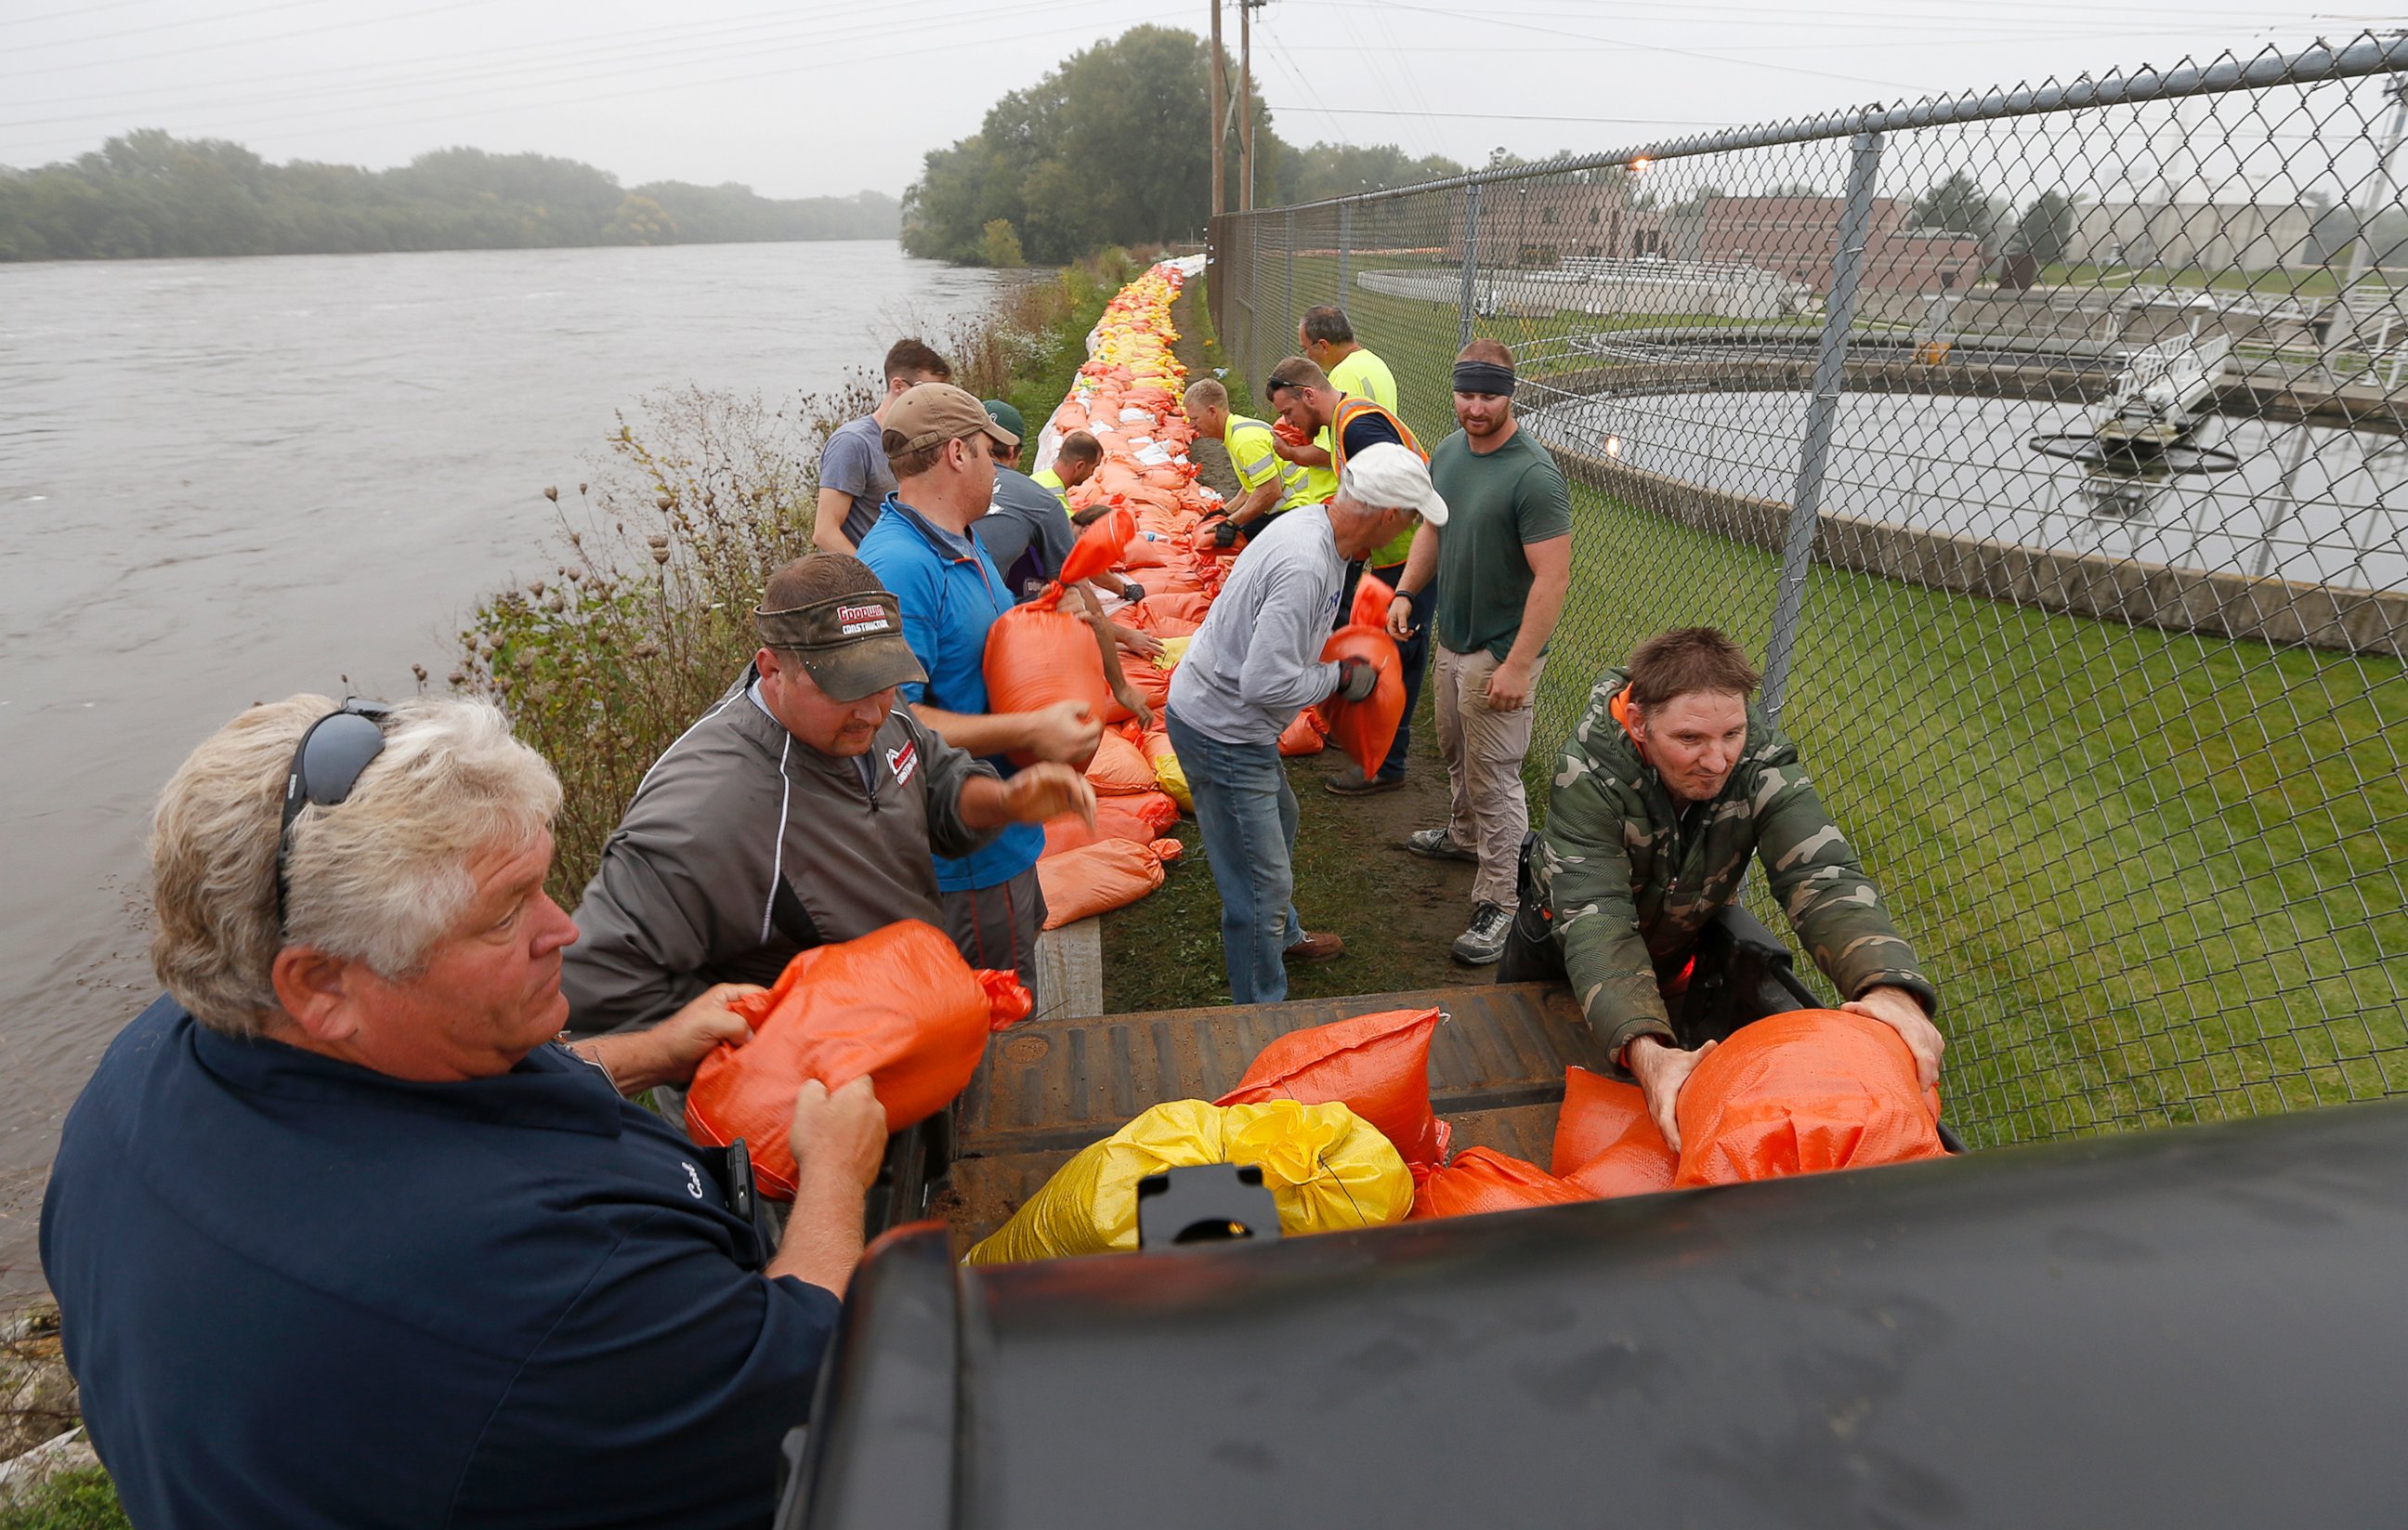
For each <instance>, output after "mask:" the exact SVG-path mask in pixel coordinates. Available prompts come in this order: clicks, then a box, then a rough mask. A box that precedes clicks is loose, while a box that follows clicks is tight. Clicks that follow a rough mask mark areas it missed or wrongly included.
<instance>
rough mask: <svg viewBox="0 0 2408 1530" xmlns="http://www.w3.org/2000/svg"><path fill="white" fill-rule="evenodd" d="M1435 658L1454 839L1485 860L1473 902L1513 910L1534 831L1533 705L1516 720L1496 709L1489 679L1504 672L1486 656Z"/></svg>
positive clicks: (1449, 832)
mask: <svg viewBox="0 0 2408 1530" xmlns="http://www.w3.org/2000/svg"><path fill="white" fill-rule="evenodd" d="M1430 655H1431V661H1432V662H1431V667H1430V678H1431V679H1432V681H1433V682H1434V683H1435V684H1436V685H1437V686H1438V695H1437V697H1436V700H1437V704H1438V751H1439V752H1440V753H1441V754H1442V755H1444V756H1445V757H1446V779H1447V784H1448V786H1449V787H1451V788H1452V789H1453V792H1454V801H1453V804H1452V810H1451V811H1450V813H1449V816H1448V820H1447V825H1446V836H1447V838H1448V839H1450V840H1452V841H1453V842H1454V843H1455V844H1457V845H1459V846H1461V847H1462V848H1464V849H1465V850H1469V851H1478V852H1479V854H1480V875H1479V876H1478V877H1476V878H1474V879H1473V880H1472V883H1471V901H1472V902H1474V903H1493V904H1495V905H1497V906H1498V908H1504V909H1507V910H1511V909H1512V907H1513V900H1514V893H1513V866H1514V861H1515V859H1516V858H1517V857H1518V856H1519V855H1520V854H1521V851H1522V836H1523V834H1524V832H1525V831H1527V829H1528V828H1529V826H1530V804H1529V799H1528V798H1527V797H1526V796H1524V795H1523V794H1522V757H1523V756H1524V755H1526V754H1527V753H1529V752H1530V723H1531V721H1532V719H1533V717H1534V716H1535V715H1536V714H1535V710H1534V708H1531V707H1530V706H1529V705H1528V704H1527V703H1525V704H1524V705H1523V706H1522V707H1521V708H1518V709H1516V710H1513V711H1510V712H1492V711H1490V710H1489V709H1488V701H1487V691H1488V677H1489V676H1490V675H1493V674H1495V673H1496V672H1497V659H1496V656H1495V655H1494V654H1492V653H1490V652H1489V651H1487V650H1486V649H1482V650H1480V651H1478V652H1475V653H1457V652H1455V651H1453V650H1451V649H1449V648H1448V647H1447V646H1446V645H1445V644H1443V643H1433V644H1431V645H1430ZM1546 668H1547V661H1546V660H1545V659H1544V658H1541V659H1540V661H1539V662H1538V663H1537V664H1536V665H1532V666H1531V670H1530V690H1531V694H1534V695H1535V694H1537V692H1538V689H1539V677H1540V676H1541V675H1543V674H1544V673H1546Z"/></svg>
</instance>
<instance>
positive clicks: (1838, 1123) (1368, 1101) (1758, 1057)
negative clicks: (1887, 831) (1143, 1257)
mask: <svg viewBox="0 0 2408 1530" xmlns="http://www.w3.org/2000/svg"><path fill="white" fill-rule="evenodd" d="M1132 848H1133V847H1132ZM1441 1018H1442V1017H1441V1015H1440V1012H1439V1011H1438V1010H1437V1009H1434V1008H1426V1009H1399V1010H1392V1011H1388V1012H1385V1013H1382V1014H1372V1015H1358V1016H1356V1017H1355V1018H1354V1019H1351V1020H1341V1021H1336V1022H1331V1023H1329V1024H1326V1025H1314V1026H1310V1027H1308V1028H1306V1029H1304V1030H1300V1031H1294V1032H1291V1033H1289V1034H1288V1035H1286V1036H1283V1037H1280V1038H1279V1039H1278V1040H1276V1041H1274V1042H1272V1043H1271V1044H1270V1045H1269V1046H1268V1047H1265V1048H1264V1049H1263V1050H1262V1051H1261V1052H1260V1053H1258V1054H1257V1055H1256V1056H1255V1058H1254V1065H1253V1066H1251V1067H1249V1068H1247V1069H1246V1072H1245V1075H1244V1077H1243V1078H1241V1079H1240V1080H1239V1082H1238V1086H1237V1087H1236V1088H1235V1089H1232V1090H1230V1091H1229V1092H1228V1093H1227V1094H1224V1095H1222V1096H1221V1097H1220V1098H1219V1099H1218V1100H1216V1101H1213V1102H1212V1103H1211V1104H1210V1105H1207V1104H1205V1103H1204V1102H1203V1101H1200V1100H1179V1101H1173V1102H1171V1103H1168V1104H1166V1105H1158V1106H1156V1107H1154V1108H1153V1109H1151V1110H1148V1111H1146V1112H1145V1113H1144V1114H1142V1115H1140V1116H1139V1117H1138V1118H1137V1119H1136V1120H1134V1121H1132V1122H1129V1124H1128V1125H1126V1126H1125V1127H1123V1128H1122V1129H1121V1130H1120V1131H1119V1132H1116V1133H1114V1134H1113V1135H1112V1136H1111V1137H1107V1138H1105V1139H1104V1140H1103V1141H1101V1142H1098V1143H1096V1144H1094V1145H1093V1146H1091V1147H1089V1148H1087V1149H1085V1150H1083V1151H1082V1152H1080V1154H1079V1155H1078V1156H1077V1157H1075V1158H1073V1159H1072V1160H1071V1161H1070V1162H1069V1163H1068V1165H1064V1166H1063V1168H1062V1169H1061V1170H1059V1171H1058V1172H1057V1173H1056V1174H1055V1175H1054V1178H1053V1179H1052V1180H1049V1181H1047V1183H1046V1185H1045V1186H1044V1188H1043V1189H1041V1190H1040V1191H1039V1192H1038V1193H1037V1194H1035V1195H1033V1196H1031V1197H1030V1198H1029V1200H1028V1201H1027V1202H1026V1203H1025V1205H1024V1206H1022V1207H1021V1208H1020V1209H1019V1211H1018V1212H1017V1213H1016V1214H1014V1216H1013V1217H1012V1218H1011V1221H1010V1222H1008V1223H1005V1224H1004V1226H1003V1227H1002V1228H1001V1229H1000V1230H999V1231H997V1232H996V1234H995V1235H994V1236H993V1237H989V1238H987V1239H986V1240H985V1241H984V1242H982V1243H981V1244H979V1245H978V1246H977V1247H975V1248H973V1249H972V1250H971V1251H970V1252H969V1254H968V1259H969V1261H970V1262H971V1263H975V1264H988V1263H1001V1262H1007V1261H1013V1260H1026V1259H1051V1258H1056V1257H1060V1256H1062V1255H1066V1254H1082V1253H1101V1252H1105V1251H1113V1250H1129V1249H1134V1248H1136V1247H1137V1242H1138V1232H1137V1181H1138V1180H1140V1179H1143V1178H1144V1177H1145V1176H1146V1175H1148V1174H1155V1173H1160V1172H1162V1171H1163V1170H1165V1169H1168V1168H1172V1167H1177V1166H1179V1165H1189V1164H1220V1163H1228V1164H1240V1165H1243V1164H1254V1165H1259V1166H1260V1167H1261V1168H1262V1170H1263V1180H1264V1183H1265V1184H1266V1185H1268V1186H1269V1188H1270V1190H1271V1194H1272V1198H1273V1199H1274V1201H1276V1202H1277V1204H1278V1206H1279V1208H1280V1222H1281V1228H1282V1231H1283V1233H1287V1234H1296V1233H1304V1232H1328V1231H1336V1230H1340V1229H1344V1228H1351V1227H1360V1226H1373V1225H1378V1224H1380V1223H1388V1222H1396V1221H1426V1220H1429V1219H1431V1218H1436V1217H1459V1216H1470V1215H1476V1214H1479V1213H1482V1212H1487V1211H1513V1210H1525V1209H1528V1208H1533V1207H1542V1206H1563V1205H1568V1204H1570V1203H1572V1202H1576V1201H1593V1200H1603V1199H1609V1198H1612V1197H1614V1196H1619V1195H1639V1194H1650V1193H1653V1192H1656V1191H1661V1190H1670V1189H1674V1188H1679V1187H1687V1186H1693V1185H1719V1184H1737V1183H1742V1182H1746V1181H1750V1180H1772V1179H1779V1178H1782V1177H1784V1176H1785V1175H1792V1174H1813V1173H1819V1172H1822V1171H1825V1170H1829V1169H1838V1168H1864V1167H1869V1166H1871V1165H1877V1164H1898V1163H1906V1162H1910V1161H1912V1160H1914V1159H1918V1158H1931V1157H1937V1156H1939V1155H1940V1153H1941V1152H1942V1151H1943V1150H1942V1147H1941V1144H1940V1137H1939V1127H1938V1121H1939V1112H1940V1102H1939V1099H1938V1096H1937V1095H1936V1094H1928V1093H1927V1092H1924V1091H1920V1090H1918V1089H1917V1088H1916V1085H1915V1072H1914V1056H1913V1055H1912V1054H1911V1053H1910V1052H1908V1051H1907V1050H1906V1043H1905V1042H1903V1041H1901V1040H1899V1037H1898V1033H1897V1032H1895V1031H1893V1030H1891V1029H1890V1028H1889V1027H1888V1026H1886V1025H1884V1024H1883V1023H1881V1022H1879V1021H1876V1020H1871V1019H1868V1018H1866V1017H1864V1016H1862V1015H1853V1014H1848V1013H1846V1012H1844V1011H1842V1010H1835V1009H1801V1010H1797V1011H1795V1012H1793V1013H1790V1014H1785V1015H1774V1016H1771V1017H1770V1018H1768V1019H1765V1020H1760V1021H1757V1022H1756V1023H1755V1024H1752V1025H1748V1026H1744V1027H1742V1029H1741V1030H1740V1031H1739V1032H1738V1033H1737V1034H1735V1035H1734V1036H1733V1037H1731V1038H1730V1039H1729V1040H1727V1041H1726V1042H1724V1043H1723V1044H1722V1045H1721V1046H1719V1047H1717V1048H1715V1049H1714V1051H1713V1052H1712V1053H1711V1054H1709V1055H1708V1056H1707V1057H1706V1058H1705V1059H1704V1060H1703V1061H1701V1062H1700V1063H1699V1065H1698V1067H1697V1070H1696V1071H1695V1072H1694V1073H1693V1074H1692V1075H1691V1076H1690V1080H1689V1083H1688V1085H1687V1087H1685V1088H1684V1090H1683V1091H1682V1093H1681V1103H1680V1115H1681V1137H1682V1151H1680V1152H1679V1153H1678V1154H1675V1153H1674V1152H1673V1151H1671V1150H1670V1148H1669V1147H1667V1146H1666V1145H1665V1143H1664V1138H1663V1136H1662V1134H1660V1133H1659V1132H1657V1131H1656V1123H1655V1122H1654V1121H1653V1120H1651V1119H1650V1118H1649V1116H1648V1114H1647V1110H1646V1107H1645V1105H1644V1103H1643V1102H1642V1100H1641V1095H1640V1092H1639V1091H1638V1089H1636V1088H1635V1087H1633V1086H1631V1085H1629V1084H1624V1083H1615V1082H1613V1081H1612V1080H1607V1079H1601V1078H1599V1077H1598V1076H1597V1075H1596V1074H1593V1073H1590V1072H1587V1071H1585V1070H1584V1069H1581V1068H1573V1069H1571V1070H1570V1075H1569V1077H1567V1079H1566V1080H1565V1083H1564V1103H1563V1108H1562V1110H1561V1111H1560V1113H1559V1114H1558V1116H1557V1118H1556V1124H1555V1147H1554V1153H1553V1159H1554V1162H1553V1166H1552V1168H1551V1169H1548V1168H1541V1167H1540V1166H1539V1165H1536V1164H1529V1163H1525V1162H1523V1161H1522V1160H1521V1159H1518V1158H1514V1157H1512V1156H1510V1155H1508V1154H1505V1153H1501V1152H1498V1151H1495V1150H1494V1149H1491V1148H1487V1147H1481V1146H1471V1147H1465V1148H1462V1149H1460V1150H1456V1149H1455V1148H1454V1146H1453V1137H1454V1130H1453V1127H1452V1125H1451V1124H1450V1123H1449V1122H1446V1121H1444V1120H1442V1119H1441V1118H1440V1117H1439V1116H1437V1115H1436V1114H1435V1113H1434V1112H1433V1111H1432V1110H1431V1108H1430V1097H1429V1049H1430V1039H1431V1037H1432V1036H1433V1035H1434V1034H1435V1033H1436V1031H1437V1029H1438V1026H1439V1023H1440V1022H1441ZM1265 1112H1268V1113H1265Z"/></svg>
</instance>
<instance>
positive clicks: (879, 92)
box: [0, 0, 2401, 196]
mask: <svg viewBox="0 0 2408 1530" xmlns="http://www.w3.org/2000/svg"><path fill="white" fill-rule="evenodd" d="M2327 3H2328V4H2329V3H2330V0H2327ZM1209 16H1210V9H1209V7H1208V5H1207V4H1206V0H1181V3H1178V4H1164V3H1159V0H925V3H924V4H917V5H910V6H903V5H895V4H878V3H872V4H867V5H865V4H861V3H859V0H844V3H838V0H788V3H785V4H781V5H770V4H766V3H765V0H679V3H678V4H676V5H674V6H671V5H659V4H641V3H637V0H381V3H371V0H81V3H70V0H0V164H16V165H31V164H45V163H48V162H50V161H53V160H59V159H65V158H70V157H72V156H73V155H75V154H77V153H79V152H81V151H82V150H88V149H93V148H97V147H98V146H99V144H100V143H101V141H102V140H103V139H104V138H106V137H108V136H110V135H111V134H114V133H120V132H123V131H124V130H126V129H128V128H131V127H136V126H148V127H164V128H165V129H167V130H168V131H170V132H172V133H175V134H177V135H179V136H221V137H228V138H234V139H236V140H238V141H240V142H242V143H245V144H248V145H250V146H251V148H253V149H255V150H258V151H259V152H261V153H263V154H265V155H266V156H267V157H268V158H270V159H274V160H279V161H281V160H286V159H292V158H308V159H322V160H334V161H340V162H344V163H349V164H366V165H370V166H374V167H383V166H386V165H392V164H401V163H403V162H405V161H407V160H409V158H410V157H411V156H412V155H415V154H418V153H421V152H423V151H424V150H428V149H433V148H440V147H444V146H448V145H454V144H465V145H473V146H475V147H478V148H481V149H487V150H496V151H519V150H536V151H538V152H542V153H547V154H560V155H566V156H568V157H570V158H573V159H579V160H583V161H586V162H588V163H590V164H597V165H600V166H602V167H603V168H605V169H608V170H610V171H612V172H614V173H615V174H617V175H618V176H619V177H620V179H622V180H623V181H624V182H627V183H629V184H634V183H637V182H640V181H644V180H652V179H683V180H695V181H704V182H716V181H722V180H738V181H742V182H745V183H747V184H749V185H751V186H753V188H755V189H756V190H758V191H761V192H763V193H767V194H770V195H776V196H806V195H819V194H826V193H851V192H855V191H859V190H862V189H865V188H874V189H876V190H880V191H884V192H889V193H899V192H901V191H902V189H903V188H904V187H905V186H906V185H907V184H909V183H910V180H911V179H913V177H914V176H915V175H916V174H917V173H918V170H919V165H920V157H921V155H922V154H923V153H924V152H925V150H929V149H931V148H935V147H939V146H941V145H943V144H948V143H951V142H953V140H954V139H956V138H959V137H962V136H965V135H967V134H969V133H972V132H975V131H976V130H977V127H978V124H979V121H980V119H981V117H982V115H983V114H984V112H985V110H986V108H987V107H988V105H989V104H990V103H991V102H993V101H994V99H995V98H996V96H997V95H998V94H1000V93H1003V92H1005V91H1007V90H1011V89H1014V88H1016V87H1019V86H1023V85H1026V84H1029V83H1031V82H1033V81H1034V80H1035V79H1038V78H1039V76H1041V75H1042V74H1044V73H1045V72H1046V70H1048V69H1049V68H1051V67H1053V66H1054V64H1056V63H1058V62H1059V61H1060V60H1061V59H1062V58H1063V57H1064V56H1065V55H1066V54H1068V52H1070V51H1072V50H1075V49H1078V48H1081V47H1083V46H1086V45H1088V44H1090V43H1094V42H1097V41H1098V40H1101V39H1103V38H1106V37H1110V36H1116V35H1118V34H1119V33H1120V32H1122V31H1125V29H1127V28H1128V27H1130V26H1132V25H1135V24H1137V23H1140V22H1142V21H1160V22H1166V23H1168V24H1172V25H1178V26H1184V27H1188V28H1191V29H1193V30H1195V31H1197V32H1199V33H1200V32H1202V31H1204V30H1205V28H1206V27H1207V25H1208V17H1209ZM1255 19H1256V26H1255V29H1254V61H1255V73H1256V77H1257V78H1258V79H1260V80H1261V81H1262V86H1263V90H1264V93H1265V94H1266V96H1267V98H1268V100H1269V106H1270V107H1271V109H1272V111H1273V113H1274V116H1275V120H1276V122H1277V124H1278V127H1279V130H1280V132H1281V134H1282V135H1283V136H1285V137H1287V138H1289V139H1290V140H1291V141H1293V142H1297V143H1310V142H1312V141H1313V140H1314V139H1318V138H1327V139H1333V140H1339V141H1344V142H1352V143H1361V144H1371V143H1383V142H1394V143H1398V144H1401V145H1403V146H1404V147H1405V148H1406V149H1407V150H1411V151H1412V152H1415V153H1429V152H1439V153H1444V154H1447V155H1450V156H1452V157H1454V158H1455V159H1458V160H1465V161H1476V160H1479V159H1483V158H1484V157H1485V156H1486V154H1487V152H1488V150H1490V149H1491V148H1493V147H1498V146H1502V147H1505V148H1508V149H1511V150H1514V151H1516V152H1519V153H1522V154H1526V155H1529V156H1533V157H1535V156H1537V155H1540V154H1542V153H1548V152H1553V151H1555V150H1559V149H1563V148H1566V147H1575V146H1576V147H1578V148H1581V149H1584V150H1605V149H1613V148H1620V147H1626V146H1629V145H1633V144H1636V143H1640V142H1642V141H1645V140H1648V139H1651V138H1656V137H1661V136H1675V135H1679V134H1683V133H1686V132H1690V131H1694V130H1697V129H1699V128H1704V127H1713V126H1722V125H1726V124H1731V123H1738V122H1756V121H1761V120H1764V119H1767V118H1778V117H1785V116H1790V115H1803V114H1807V113H1812V112H1816V111H1821V110H1826V109H1830V108H1834V107H1844V106H1848V105H1852V104H1856V103H1861V102H1867V101H1873V100H1883V101H1895V100H1899V99H1911V98H1914V97H1915V96H1919V95H1923V94H1926V93H1936V92H1955V91H1957V90H1961V89H1966V88H1970V87H1976V86H1985V85H1991V84H1996V83H2001V82H2004V83H2014V82H2015V81H2017V80H2022V79H2034V80H2037V79H2043V78H2046V77H2049V76H2057V77H2071V76H2073V75H2076V74H2080V73H2082V72H2084V71H2091V72H2100V71H2103V70H2105V69H2107V68H2109V67H2111V66H2114V65H2118V64H2126V65H2129V64H2143V63H2147V64H2169V63H2171V62H2173V61H2175V60H2176V59H2178V58H2180V57H2181V56H2182V55H2184V54H2186V53H2189V52H2206V53H2213V52H2216V51H2220V50H2225V49H2232V50H2238V51H2242V52H2244V53H2254V52H2256V51H2257V50H2259V49H2261V48H2263V47H2265V46H2266V45H2268V44H2270V43H2272V44H2275V45H2278V46H2281V47H2284V48H2294V47H2300V46H2305V45H2306V44H2308V43H2311V42H2313V41H2315V39H2316V38H2318V37H2319V36H2327V37H2332V38H2342V37H2346V36H2352V35H2354V34H2356V33H2357V32H2358V31H2359V30H2360V29H2361V28H2365V27H2369V26H2372V27H2378V28H2379V27H2385V26H2393V25H2399V24H2401V16H2400V15H2398V14H2386V13H2380V12H2363V13H2359V12H2336V11H2330V10H2324V11H2318V10H2312V9H2309V8H2308V7H2307V6H2306V5H2305V4H2300V3H2295V0H2268V3H2263V4H2257V5H2243V4H2237V3H2235V0H2205V3H2202V4H2199V5H2180V4H2171V3H2168V0H2134V3H2122V0H2117V3H2100V0H2087V3H2077V0H1839V7H1821V6H1812V5H1804V4H1795V3H1789V0H1669V3H1668V0H1498V7H1497V8H1493V9H1490V8H1474V7H1456V6H1448V5H1444V4H1440V3H1436V0H1429V3H1423V0H1412V3H1399V0H1389V3H1382V0H1273V3H1271V4H1269V5H1268V6H1267V7H1265V8H1263V9H1262V10H1259V11H1257V12H1256V13H1255ZM1226 28H1227V36H1228V41H1229V46H1230V48H1231V50H1233V51H1234V50H1235V49H1236V46H1237V6H1236V0H1228V4H1227V6H1226ZM2368 88H2370V89H2371V87H2368ZM1097 152H1099V153H1109V152H1111V148H1110V146H1101V145H1099V146H1097Z"/></svg>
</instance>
